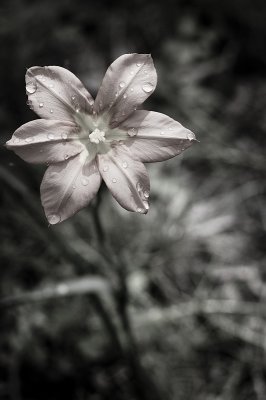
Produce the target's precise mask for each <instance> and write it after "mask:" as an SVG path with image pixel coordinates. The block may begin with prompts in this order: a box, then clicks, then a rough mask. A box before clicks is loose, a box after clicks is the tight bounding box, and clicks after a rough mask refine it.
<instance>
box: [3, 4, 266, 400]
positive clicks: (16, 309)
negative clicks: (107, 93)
mask: <svg viewBox="0 0 266 400" xmlns="http://www.w3.org/2000/svg"><path fill="white" fill-rule="evenodd" d="M265 21H266V2H265V0H261V1H259V0H253V1H248V0H223V1H214V0H187V1H181V0H179V1H171V0H164V1H161V2H152V1H149V0H146V1H140V0H138V1H137V0H131V1H125V0H124V1H122V0H119V1H113V2H108V1H103V0H98V1H95V2H93V1H83V0H75V1H62V0H53V1H52V0H51V1H29V0H28V1H26V0H9V1H1V3H0V50H1V51H0V127H1V144H4V143H5V141H6V140H8V139H9V138H10V137H11V135H12V133H13V131H14V130H15V129H17V128H18V127H19V126H20V125H22V124H24V123H25V122H27V121H29V120H32V119H35V118H36V115H35V114H34V113H33V112H32V111H30V110H29V109H28V107H27V106H26V104H25V103H26V96H25V87H24V74H25V71H26V68H27V67H31V66H34V65H60V66H63V67H66V68H69V69H70V70H71V71H72V72H74V73H75V74H76V75H77V76H78V77H79V78H80V79H81V80H82V81H83V82H84V84H85V85H86V86H87V87H88V89H89V90H90V92H91V93H92V94H93V95H95V94H96V93H97V88H98V87H99V85H100V82H101V79H102V77H103V75H104V72H105V70H106V68H107V67H108V65H109V64H110V63H111V62H112V61H113V60H114V59H115V58H116V57H117V56H119V55H121V54H124V53H130V52H141V53H151V54H152V56H153V59H154V62H155V66H156V69H157V72H158V86H157V89H156V91H155V93H154V94H153V96H151V98H150V99H149V100H148V101H147V102H146V104H145V106H144V108H146V109H150V110H155V111H159V112H163V113H165V114H167V115H169V116H171V117H173V118H174V119H177V120H178V121H180V122H181V123H183V124H184V125H185V126H186V127H188V128H189V129H191V130H193V131H194V132H195V133H196V135H197V138H198V139H199V140H200V143H198V144H195V145H194V146H193V147H192V148H190V149H189V150H188V151H187V152H185V153H184V154H183V155H182V156H179V157H176V158H174V159H172V160H169V161H167V162H163V163H158V164H151V165H149V166H148V169H149V172H150V177H151V188H152V191H151V209H150V212H149V214H148V215H147V216H142V215H135V214H131V213H128V212H126V211H124V210H122V209H121V208H120V207H119V206H118V205H117V204H116V203H115V201H114V200H113V199H112V197H111V195H110V193H108V192H107V191H106V190H105V189H104V188H103V189H102V190H101V192H100V194H99V195H98V197H97V200H96V201H95V202H94V203H93V204H92V205H91V206H90V207H88V208H87V209H84V210H82V211H81V212H80V213H79V214H77V215H76V216H74V217H73V218H71V219H70V220H68V221H67V222H64V223H63V224H61V225H60V226H55V227H48V225H47V221H46V219H45V217H44V213H43V210H42V207H41V203H40V197H39V186H40V182H41V179H42V175H43V173H44V170H45V167H43V166H35V165H30V164H27V163H25V162H23V161H22V160H20V159H19V158H18V157H17V156H16V155H15V154H14V153H12V152H10V151H8V150H6V149H5V148H4V146H1V149H0V152H1V154H0V159H1V161H0V181H1V192H0V193H1V194H0V234H1V242H0V249H1V254H0V264H1V267H0V292H1V300H0V399H1V400H47V399H49V400H61V399H64V400H70V399H71V400H88V399H89V400H109V399H116V400H122V399H125V400H129V399H132V400H133V399H134V400H135V399H140V400H149V399H151V400H157V399H158V400H159V399H160V400H163V399H164V400H176V399H177V400H188V399H189V400H194V399H195V400H196V399H197V400H238V399H239V400H255V399H258V400H264V399H265V396H266V382H265V371H266V369H265V368H266V361H265V349H266V341H265V337H266V336H265V333H266V325H265V313H266V308H265V296H266V285H265V259H266V252H265V239H266V234H265V230H266V212H265V207H266V202H265V200H266V198H265V197H266V181H265V171H266V163H265V128H266V112H265V111H266V51H265V46H266V45H265V43H266V24H265Z"/></svg>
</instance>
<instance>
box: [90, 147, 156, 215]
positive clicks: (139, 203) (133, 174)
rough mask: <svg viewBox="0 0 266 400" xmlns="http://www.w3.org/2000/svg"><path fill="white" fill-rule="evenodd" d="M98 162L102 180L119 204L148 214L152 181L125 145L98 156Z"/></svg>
mask: <svg viewBox="0 0 266 400" xmlns="http://www.w3.org/2000/svg"><path fill="white" fill-rule="evenodd" d="M97 161H98V166H99V171H100V173H101V175H102V178H103V180H104V181H105V183H106V185H107V187H108V188H109V190H110V192H111V193H112V195H113V197H114V198H115V199H116V200H117V201H118V203H119V204H120V205H121V206H122V207H124V208H125V209H126V210H128V211H137V212H140V213H143V214H146V213H147V212H148V209H149V203H148V198H149V193H150V181H149V176H148V173H147V170H146V168H145V166H144V164H142V163H141V162H139V161H136V160H134V159H133V158H132V157H131V154H130V151H129V150H128V149H127V148H126V147H124V146H123V145H118V146H116V147H115V148H112V149H111V150H109V151H108V152H107V153H105V154H98V155H97Z"/></svg>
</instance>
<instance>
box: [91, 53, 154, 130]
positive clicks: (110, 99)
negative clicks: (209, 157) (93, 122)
mask: <svg viewBox="0 0 266 400" xmlns="http://www.w3.org/2000/svg"><path fill="white" fill-rule="evenodd" d="M156 84H157V74H156V70H155V68H154V65H153V61H152V58H151V56H150V55H149V54H136V53H135V54H125V55H123V56H121V57H119V58H118V59H117V60H115V61H114V62H113V63H112V64H111V65H110V67H109V68H108V69H107V71H106V74H105V77H104V79H103V82H102V85H101V87H100V89H99V92H98V95H97V97H96V100H95V104H94V110H95V112H96V113H98V114H100V113H103V112H108V114H109V115H110V117H111V120H110V125H111V127H115V126H117V125H118V124H119V123H120V122H121V121H123V120H124V119H125V118H126V117H127V116H128V115H130V114H131V113H132V112H133V111H134V110H135V109H136V108H137V107H138V106H139V105H140V104H142V103H143V102H144V101H145V100H146V99H147V98H148V97H149V96H150V95H151V94H152V93H153V91H154V89H155V87H156Z"/></svg>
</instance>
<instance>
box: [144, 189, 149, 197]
mask: <svg viewBox="0 0 266 400" xmlns="http://www.w3.org/2000/svg"><path fill="white" fill-rule="evenodd" d="M143 196H144V197H145V198H146V199H148V198H149V197H150V194H149V192H148V191H147V190H145V192H144V193H143Z"/></svg>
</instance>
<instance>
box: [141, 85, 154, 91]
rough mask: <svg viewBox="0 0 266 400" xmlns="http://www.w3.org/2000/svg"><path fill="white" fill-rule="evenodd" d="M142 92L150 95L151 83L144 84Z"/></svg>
mask: <svg viewBox="0 0 266 400" xmlns="http://www.w3.org/2000/svg"><path fill="white" fill-rule="evenodd" d="M142 90H143V91H144V92H145V93H150V92H152V91H153V85H152V84H151V83H146V84H145V85H143V86H142Z"/></svg>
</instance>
